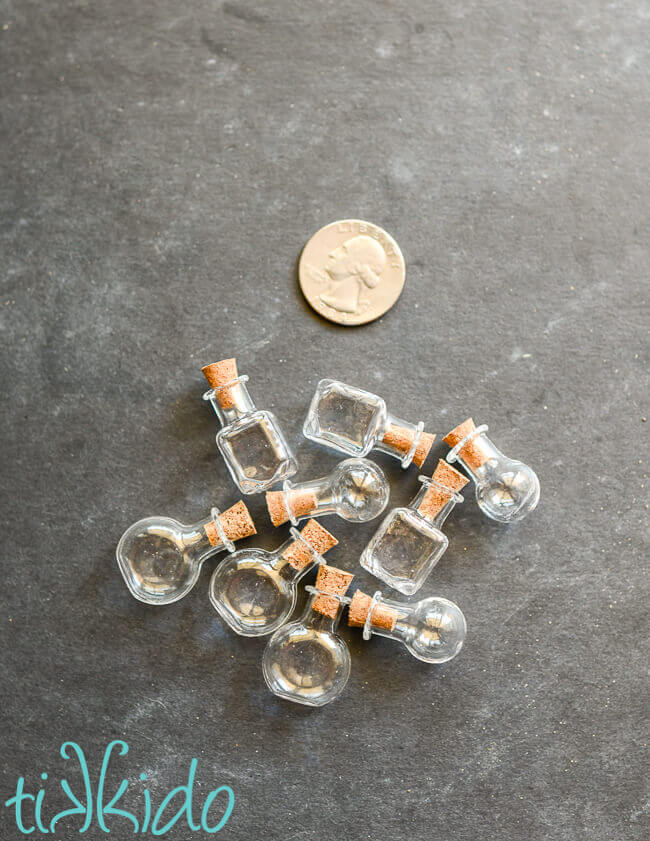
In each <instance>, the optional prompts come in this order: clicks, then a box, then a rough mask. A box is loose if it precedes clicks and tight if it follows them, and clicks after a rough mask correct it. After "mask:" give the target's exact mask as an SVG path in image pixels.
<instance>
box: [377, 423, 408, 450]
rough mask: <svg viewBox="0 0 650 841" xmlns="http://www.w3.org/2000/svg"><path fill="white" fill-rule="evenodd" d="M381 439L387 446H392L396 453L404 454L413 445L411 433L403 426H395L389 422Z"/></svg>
mask: <svg viewBox="0 0 650 841" xmlns="http://www.w3.org/2000/svg"><path fill="white" fill-rule="evenodd" d="M381 440H382V443H383V444H386V446H387V447H392V448H393V449H394V450H397V452H398V453H402V455H406V454H407V453H408V451H409V450H410V449H411V447H412V446H413V433H412V432H410V431H409V430H408V429H405V428H404V427H403V426H395V424H394V423H391V424H389V426H388V429H387V430H386V432H385V433H384V437H383V438H382V439H381Z"/></svg>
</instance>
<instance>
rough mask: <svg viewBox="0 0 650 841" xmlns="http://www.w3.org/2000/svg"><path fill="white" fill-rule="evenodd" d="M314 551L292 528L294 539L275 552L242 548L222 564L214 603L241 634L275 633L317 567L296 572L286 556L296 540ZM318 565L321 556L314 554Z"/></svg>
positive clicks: (214, 587) (212, 596)
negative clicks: (303, 582)
mask: <svg viewBox="0 0 650 841" xmlns="http://www.w3.org/2000/svg"><path fill="white" fill-rule="evenodd" d="M296 540H300V541H301V544H302V545H303V546H304V547H306V548H307V550H308V551H309V552H310V553H311V552H313V550H311V548H310V547H309V546H308V544H306V543H304V541H302V540H301V537H300V533H299V532H297V531H295V529H292V538H291V539H290V540H287V541H286V542H285V543H284V544H283V545H282V546H281V547H280V548H279V549H277V550H276V551H275V552H267V551H265V550H264V549H241V550H239V551H238V552H235V553H234V554H232V555H230V557H228V558H226V560H225V561H224V562H223V563H221V564H219V566H218V567H217V568H216V569H215V571H214V573H213V574H212V579H211V581H210V601H211V602H212V605H213V607H214V608H215V610H216V611H217V612H218V613H219V615H220V616H221V617H222V618H223V619H224V620H225V621H226V622H227V623H228V625H230V627H231V628H232V629H233V631H235V632H236V633H237V634H240V635H241V636H245V637H259V636H264V635H265V634H271V633H273V632H274V631H275V630H277V628H279V627H280V626H281V625H284V623H285V622H286V621H287V619H288V618H289V617H290V616H291V614H292V613H293V610H294V607H295V606H296V598H297V590H298V588H297V585H298V581H299V580H300V579H301V578H302V577H303V575H305V573H306V572H308V570H310V569H311V568H312V566H313V564H307V565H306V566H304V567H303V568H302V569H300V570H298V569H295V568H294V567H293V566H292V565H291V563H290V562H289V560H288V559H287V558H285V557H284V554H283V553H284V551H285V549H286V548H287V547H288V546H289V545H290V544H292V543H294V541H296ZM313 555H314V559H315V560H314V563H316V562H317V561H316V558H318V559H319V560H320V558H319V556H318V555H317V554H316V553H315V552H313Z"/></svg>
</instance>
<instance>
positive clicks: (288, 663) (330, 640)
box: [262, 564, 354, 707]
mask: <svg viewBox="0 0 650 841" xmlns="http://www.w3.org/2000/svg"><path fill="white" fill-rule="evenodd" d="M353 578H354V576H353V575H351V574H350V573H349V572H343V570H340V569H336V568H335V567H329V566H326V565H324V564H323V565H322V566H320V567H319V568H318V575H317V576H316V586H315V587H305V589H306V590H307V592H308V593H309V594H310V598H309V601H308V603H307V606H306V608H305V612H304V613H303V615H302V616H301V618H300V619H299V620H298V621H297V622H289V624H288V625H283V626H282V627H281V628H279V629H278V630H277V631H276V632H275V633H274V634H273V636H272V637H271V639H270V640H269V641H268V644H267V646H266V649H265V650H264V657H263V658H262V670H263V673H264V680H265V681H266V684H267V686H268V687H269V689H270V690H271V692H273V693H274V694H275V695H278V696H279V697H280V698H286V699H287V700H288V701H295V702H296V703H297V704H306V705H307V706H310V707H320V706H323V704H329V702H330V701H333V700H334V699H335V698H338V696H339V695H340V694H341V692H343V690H344V689H345V685H346V683H347V682H348V678H349V677H350V652H349V651H348V647H347V645H346V644H345V642H344V641H343V640H342V639H341V637H339V636H338V634H337V633H336V628H337V626H338V624H339V621H340V619H341V613H342V612H343V608H344V606H345V605H346V604H349V602H350V599H348V598H346V597H345V593H346V591H347V589H348V587H349V586H350V583H351V582H352V579H353Z"/></svg>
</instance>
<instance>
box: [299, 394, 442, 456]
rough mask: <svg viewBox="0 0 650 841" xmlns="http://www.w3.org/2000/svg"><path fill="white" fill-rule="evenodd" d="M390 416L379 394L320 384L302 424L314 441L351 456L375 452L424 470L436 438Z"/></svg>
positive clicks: (411, 424) (415, 425)
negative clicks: (377, 451) (379, 451)
mask: <svg viewBox="0 0 650 841" xmlns="http://www.w3.org/2000/svg"><path fill="white" fill-rule="evenodd" d="M423 430H424V424H423V423H422V422H421V421H420V423H417V424H413V423H409V422H408V421H404V420H401V419H400V418H397V417H395V416H394V415H391V414H389V412H388V410H387V408H386V403H385V402H384V400H382V398H381V397H378V396H377V395H376V394H371V392H369V391H364V390H363V389H361V388H354V387H353V386H350V385H345V383H341V382H339V381H338V380H321V381H320V382H319V383H318V385H317V386H316V393H315V394H314V397H313V399H312V401H311V405H310V407H309V411H308V413H307V417H306V418H305V422H304V424H303V428H302V431H303V434H304V435H305V436H306V437H307V438H310V439H311V440H312V441H318V442H319V443H320V444H325V445H326V446H328V447H334V448H335V449H337V450H340V451H341V452H343V453H347V454H348V455H351V456H366V455H368V453H369V452H370V451H371V450H372V449H373V448H376V449H378V450H381V451H382V452H384V453H387V454H388V455H391V456H394V457H395V458H398V459H399V460H400V461H401V462H402V467H408V466H409V465H410V464H411V462H413V463H414V464H415V465H417V467H422V465H423V464H424V461H425V459H426V457H427V455H428V454H429V450H430V449H431V445H432V444H433V441H434V439H435V437H436V436H435V435H432V434H431V433H429V432H424V431H423Z"/></svg>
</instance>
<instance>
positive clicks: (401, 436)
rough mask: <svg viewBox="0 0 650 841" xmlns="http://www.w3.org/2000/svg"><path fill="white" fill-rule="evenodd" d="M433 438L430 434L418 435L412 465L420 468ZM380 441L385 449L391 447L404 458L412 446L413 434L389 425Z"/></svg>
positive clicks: (399, 427)
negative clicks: (384, 445) (418, 438)
mask: <svg viewBox="0 0 650 841" xmlns="http://www.w3.org/2000/svg"><path fill="white" fill-rule="evenodd" d="M435 438H436V436H435V435H432V434H431V433H430V432H423V433H422V435H420V440H419V441H418V445H417V447H416V448H415V454H414V455H413V464H415V465H417V467H422V465H423V464H424V462H425V460H426V457H427V456H428V455H429V450H430V449H431V447H432V445H433V442H434V440H435ZM381 440H382V443H383V444H386V446H387V447H392V449H394V450H396V451H397V452H398V453H402V455H404V456H405V455H408V453H409V452H410V451H411V447H412V446H413V432H411V431H410V430H408V429H406V428H405V427H403V426H397V425H395V424H394V423H391V424H390V425H389V427H388V429H387V430H386V432H385V433H384V437H383V438H382V439H381Z"/></svg>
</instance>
